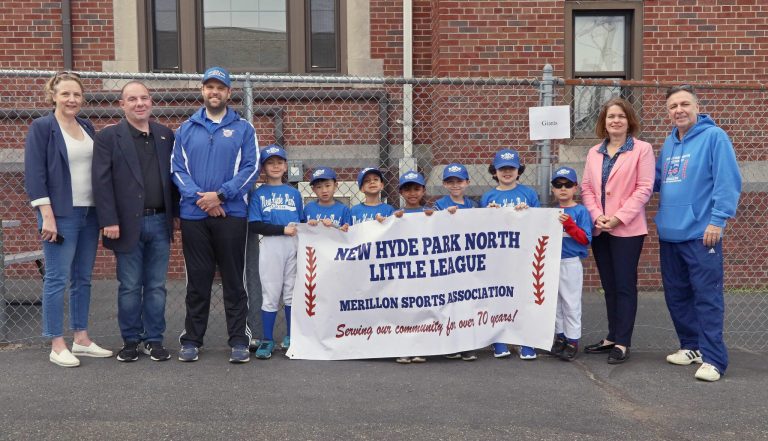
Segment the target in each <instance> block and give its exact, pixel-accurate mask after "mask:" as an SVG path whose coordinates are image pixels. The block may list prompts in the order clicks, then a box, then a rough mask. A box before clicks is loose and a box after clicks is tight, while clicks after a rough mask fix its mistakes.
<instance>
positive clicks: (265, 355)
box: [256, 340, 275, 360]
mask: <svg viewBox="0 0 768 441" xmlns="http://www.w3.org/2000/svg"><path fill="white" fill-rule="evenodd" d="M274 350H275V342H274V341H272V340H262V341H261V344H260V345H259V348H258V349H256V358H258V359H260V360H268V359H270V358H272V351H274Z"/></svg>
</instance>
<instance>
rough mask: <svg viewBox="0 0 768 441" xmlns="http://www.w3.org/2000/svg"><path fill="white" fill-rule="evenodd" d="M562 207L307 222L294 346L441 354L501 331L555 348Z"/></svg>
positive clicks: (325, 353) (317, 351) (293, 353)
mask: <svg viewBox="0 0 768 441" xmlns="http://www.w3.org/2000/svg"><path fill="white" fill-rule="evenodd" d="M558 213H559V210H557V209H553V208H529V209H525V210H520V211H515V210H514V208H511V207H509V208H477V209H471V210H458V211H457V212H456V213H455V214H450V213H448V212H446V211H438V212H435V213H434V214H433V215H432V216H427V215H425V214H422V213H413V214H406V215H404V216H403V217H402V218H396V217H394V216H391V217H389V218H388V219H386V220H385V221H384V222H383V223H379V222H376V221H371V222H364V223H362V224H358V225H355V226H353V227H350V229H349V231H348V232H346V233H344V232H342V231H340V230H337V229H335V228H327V227H324V226H322V225H321V226H315V227H312V226H309V225H306V224H302V225H300V226H299V234H298V236H299V249H298V263H297V267H298V270H297V274H296V288H295V291H294V294H293V308H292V314H291V318H292V324H291V347H290V349H289V351H288V356H289V357H291V358H300V359H311V360H343V359H354V358H380V357H397V356H415V355H437V354H450V353H456V352H461V351H468V350H474V349H479V348H482V347H485V346H488V345H489V344H491V343H494V342H504V343H510V344H520V345H526V346H533V347H537V348H542V349H549V348H550V346H551V345H552V337H553V333H554V328H555V306H556V302H557V285H558V280H559V279H558V277H559V272H560V250H561V247H562V242H561V241H562V237H563V233H562V231H563V228H562V225H561V224H560V222H559V221H558V219H557V217H558ZM262 252H264V253H269V250H266V249H264V250H262Z"/></svg>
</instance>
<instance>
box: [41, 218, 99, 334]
mask: <svg viewBox="0 0 768 441" xmlns="http://www.w3.org/2000/svg"><path fill="white" fill-rule="evenodd" d="M37 222H38V228H39V227H41V226H42V223H43V220H42V216H41V215H40V212H39V211H38V214H37ZM56 229H57V230H58V234H59V235H61V236H62V237H64V242H63V243H62V244H60V245H59V244H55V243H51V242H48V241H43V254H44V255H45V277H44V278H43V337H49V338H54V337H61V336H62V335H63V334H64V291H65V290H66V288H67V282H69V283H70V286H69V327H70V329H72V330H73V331H84V330H86V329H88V308H89V307H90V304H91V274H92V272H93V263H94V262H95V261H96V248H97V247H98V245H99V222H98V220H97V219H96V209H95V208H93V207H74V208H73V211H72V214H71V215H69V216H56Z"/></svg>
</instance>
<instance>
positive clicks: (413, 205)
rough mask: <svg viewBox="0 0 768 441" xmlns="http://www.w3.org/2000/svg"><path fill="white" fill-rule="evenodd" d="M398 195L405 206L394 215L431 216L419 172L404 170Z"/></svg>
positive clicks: (411, 359)
mask: <svg viewBox="0 0 768 441" xmlns="http://www.w3.org/2000/svg"><path fill="white" fill-rule="evenodd" d="M398 190H399V192H400V196H402V197H403V200H404V201H405V206H404V207H402V208H401V209H399V210H397V211H395V216H396V217H398V218H402V217H403V215H404V214H412V213H424V214H426V215H427V216H431V215H432V213H434V210H431V209H428V208H426V207H425V206H424V197H425V196H426V193H427V186H426V182H425V181H424V176H422V175H421V173H416V172H415V171H413V170H409V171H407V172H405V173H404V174H403V175H402V176H400V183H399V185H398ZM395 361H396V362H398V363H403V364H408V363H424V362H425V361H427V357H422V356H420V355H417V356H414V357H398V358H396V359H395Z"/></svg>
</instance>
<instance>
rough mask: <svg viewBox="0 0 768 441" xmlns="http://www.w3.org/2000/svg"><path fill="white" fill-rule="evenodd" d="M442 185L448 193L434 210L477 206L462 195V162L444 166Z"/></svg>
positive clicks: (462, 355) (465, 175)
mask: <svg viewBox="0 0 768 441" xmlns="http://www.w3.org/2000/svg"><path fill="white" fill-rule="evenodd" d="M443 187H445V189H446V190H448V194H447V195H446V196H443V197H442V198H440V199H438V200H437V201H435V210H437V211H442V210H445V211H448V212H449V213H451V214H453V213H455V212H456V210H460V209H467V208H475V207H477V203H476V202H475V201H473V200H472V199H470V198H468V197H467V196H465V195H464V192H465V191H466V190H467V187H469V172H468V171H467V168H466V167H464V166H463V165H462V164H459V163H457V162H454V163H451V164H448V165H446V166H445V168H444V169H443ZM445 358H448V359H452V360H458V359H462V360H464V361H474V360H477V352H475V351H465V352H457V353H455V354H449V355H446V356H445Z"/></svg>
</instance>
